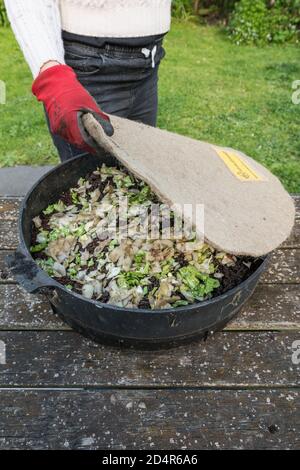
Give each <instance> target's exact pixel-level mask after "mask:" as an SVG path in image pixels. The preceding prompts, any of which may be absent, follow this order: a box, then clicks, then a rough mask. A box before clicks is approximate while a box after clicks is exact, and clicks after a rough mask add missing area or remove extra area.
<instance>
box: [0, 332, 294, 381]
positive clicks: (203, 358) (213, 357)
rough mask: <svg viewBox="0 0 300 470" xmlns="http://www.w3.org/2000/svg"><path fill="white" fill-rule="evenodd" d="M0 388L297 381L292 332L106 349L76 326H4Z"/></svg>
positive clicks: (0, 335)
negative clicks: (145, 348) (162, 347)
mask: <svg viewBox="0 0 300 470" xmlns="http://www.w3.org/2000/svg"><path fill="white" fill-rule="evenodd" d="M0 340H2V341H3V342H4V343H5V344H6V354H7V361H6V362H7V363H6V364H3V365H1V368H0V387H3V386H5V387H25V386H26V387H36V386H39V387H40V386H42V387H69V386H72V387H88V386H89V387H95V386H96V387H153V388H156V387H159V388H162V387H218V388H228V387H240V388H245V387H249V386H250V387H266V386H269V387H283V386H285V387H291V386H293V387H296V386H299V385H300V368H299V367H298V366H297V365H293V363H292V354H293V350H292V345H293V342H294V341H296V340H299V333H297V332H296V333H295V332H289V333H287V332H282V333H270V332H255V333H253V332H234V333H233V332H222V333H217V334H215V335H214V336H213V337H210V338H208V340H207V341H201V342H197V343H193V344H190V345H188V346H182V347H178V348H174V349H172V351H170V350H161V351H155V352H153V351H135V350H122V349H118V348H111V347H110V348H109V347H106V346H101V345H98V344H96V343H94V342H92V341H89V340H87V339H85V338H84V337H83V336H81V335H79V334H77V333H75V332H71V331H69V332H66V331H63V332H54V331H53V332H41V331H39V332H36V331H31V332H25V331H22V332H12V331H7V332H1V333H0Z"/></svg>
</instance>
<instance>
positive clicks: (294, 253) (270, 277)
mask: <svg viewBox="0 0 300 470" xmlns="http://www.w3.org/2000/svg"><path fill="white" fill-rule="evenodd" d="M260 282H261V283H264V284H276V283H285V284H288V283H291V284H296V283H300V249H299V248H296V249H278V250H276V251H274V252H273V253H272V254H271V255H270V260H269V267H268V269H267V271H266V272H265V273H264V274H263V275H262V277H261V280H260Z"/></svg>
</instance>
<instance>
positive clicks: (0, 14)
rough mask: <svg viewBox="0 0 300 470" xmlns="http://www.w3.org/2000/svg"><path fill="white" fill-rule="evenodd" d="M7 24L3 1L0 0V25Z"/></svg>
mask: <svg viewBox="0 0 300 470" xmlns="http://www.w3.org/2000/svg"><path fill="white" fill-rule="evenodd" d="M8 24H9V23H8V18H7V14H6V10H5V5H4V1H3V0H0V26H2V27H3V26H8Z"/></svg>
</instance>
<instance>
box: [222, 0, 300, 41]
mask: <svg viewBox="0 0 300 470" xmlns="http://www.w3.org/2000/svg"><path fill="white" fill-rule="evenodd" d="M299 24H300V0H278V1H277V2H276V1H273V2H271V3H270V2H266V1H265V0H240V1H239V2H237V3H236V4H235V7H234V10H233V13H232V15H231V18H230V21H229V27H228V32H229V36H230V38H231V39H232V40H233V41H234V42H235V43H236V44H267V43H270V42H274V43H284V42H287V41H292V40H297V39H298V38H299Z"/></svg>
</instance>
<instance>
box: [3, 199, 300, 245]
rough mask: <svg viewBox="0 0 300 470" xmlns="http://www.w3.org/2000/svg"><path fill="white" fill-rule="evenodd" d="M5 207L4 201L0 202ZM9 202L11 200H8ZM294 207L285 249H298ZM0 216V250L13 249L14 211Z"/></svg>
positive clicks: (299, 224)
mask: <svg viewBox="0 0 300 470" xmlns="http://www.w3.org/2000/svg"><path fill="white" fill-rule="evenodd" d="M2 201H3V202H2V204H3V205H5V201H6V200H2ZM10 201H11V199H10ZM294 201H295V206H296V210H297V213H296V221H295V226H294V229H293V232H292V234H291V236H290V237H289V238H288V240H287V241H286V242H285V243H284V244H283V247H285V248H287V247H288V248H297V247H298V248H300V196H294ZM7 214H8V215H6V212H3V213H2V214H0V249H5V250H7V249H13V248H15V247H16V246H17V244H18V234H17V219H16V218H15V216H14V215H12V214H15V211H14V210H13V209H10V210H8V211H7Z"/></svg>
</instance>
